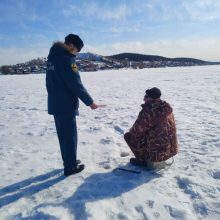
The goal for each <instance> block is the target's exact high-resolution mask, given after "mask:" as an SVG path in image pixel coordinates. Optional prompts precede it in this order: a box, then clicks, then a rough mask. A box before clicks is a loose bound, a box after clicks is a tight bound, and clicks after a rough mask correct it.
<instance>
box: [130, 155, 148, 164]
mask: <svg viewBox="0 0 220 220" xmlns="http://www.w3.org/2000/svg"><path fill="white" fill-rule="evenodd" d="M130 163H131V164H133V165H136V166H147V163H146V162H145V161H141V160H138V159H137V158H134V157H132V158H130Z"/></svg>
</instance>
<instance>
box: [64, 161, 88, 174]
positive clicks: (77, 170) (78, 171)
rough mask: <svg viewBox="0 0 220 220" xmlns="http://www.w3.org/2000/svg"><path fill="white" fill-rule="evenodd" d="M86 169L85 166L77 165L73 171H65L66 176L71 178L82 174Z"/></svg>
mask: <svg viewBox="0 0 220 220" xmlns="http://www.w3.org/2000/svg"><path fill="white" fill-rule="evenodd" d="M84 169H85V165H84V164H80V165H79V164H77V165H76V167H75V168H73V169H72V170H68V171H67V170H65V169H64V176H70V175H73V174H76V173H80V172H81V171H83V170H84Z"/></svg>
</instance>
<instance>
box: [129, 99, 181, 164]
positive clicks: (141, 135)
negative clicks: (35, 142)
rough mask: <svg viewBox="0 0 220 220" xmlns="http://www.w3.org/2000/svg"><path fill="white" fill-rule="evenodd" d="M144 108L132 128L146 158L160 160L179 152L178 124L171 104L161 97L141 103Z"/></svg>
mask: <svg viewBox="0 0 220 220" xmlns="http://www.w3.org/2000/svg"><path fill="white" fill-rule="evenodd" d="M141 106H142V110H141V112H140V113H139V116H138V118H137V120H136V121H135V123H134V125H133V126H132V128H131V129H130V133H131V134H132V135H133V136H134V137H135V138H136V141H137V143H138V146H137V147H139V148H144V151H143V153H144V154H145V158H146V159H148V160H150V161H153V162H159V161H164V160H167V159H169V158H170V157H172V156H174V155H176V154H177V152H178V143H177V136H176V125H175V120H174V115H173V113H172V108H171V106H170V105H169V104H168V103H167V102H165V101H162V100H160V99H157V100H150V101H149V102H146V103H145V104H143V105H141Z"/></svg>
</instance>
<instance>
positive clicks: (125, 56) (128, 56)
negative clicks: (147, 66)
mask: <svg viewBox="0 0 220 220" xmlns="http://www.w3.org/2000/svg"><path fill="white" fill-rule="evenodd" d="M107 57H108V58H110V59H115V60H129V61H136V62H140V61H150V62H152V61H173V62H192V63H195V64H208V63H210V64H220V62H208V61H204V60H199V59H194V58H187V57H178V58H167V57H163V56H155V55H144V54H138V53H120V54H116V55H112V56H107Z"/></svg>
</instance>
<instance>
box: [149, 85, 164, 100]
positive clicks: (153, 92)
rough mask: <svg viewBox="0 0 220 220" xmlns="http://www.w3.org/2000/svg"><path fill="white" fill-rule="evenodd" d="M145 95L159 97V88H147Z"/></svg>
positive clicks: (153, 97)
mask: <svg viewBox="0 0 220 220" xmlns="http://www.w3.org/2000/svg"><path fill="white" fill-rule="evenodd" d="M145 93H146V95H145V96H146V97H150V98H152V99H159V98H160V96H161V91H160V89H158V88H156V87H153V88H151V89H147V90H146V92H145Z"/></svg>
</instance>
